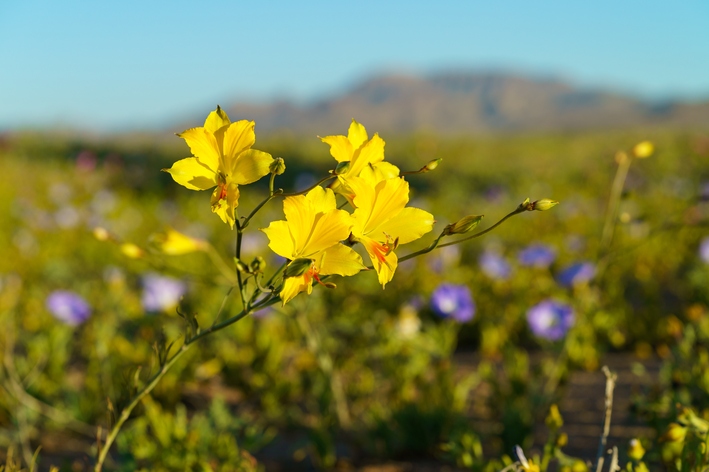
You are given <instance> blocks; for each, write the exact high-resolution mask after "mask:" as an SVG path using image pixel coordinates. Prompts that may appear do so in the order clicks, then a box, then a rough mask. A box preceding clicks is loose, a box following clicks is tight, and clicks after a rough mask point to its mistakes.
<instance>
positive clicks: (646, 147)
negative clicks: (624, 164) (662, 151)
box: [633, 141, 655, 159]
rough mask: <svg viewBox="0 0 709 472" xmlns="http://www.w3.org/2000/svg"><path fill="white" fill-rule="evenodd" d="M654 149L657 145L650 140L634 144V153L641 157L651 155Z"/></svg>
mask: <svg viewBox="0 0 709 472" xmlns="http://www.w3.org/2000/svg"><path fill="white" fill-rule="evenodd" d="M654 151H655V146H654V145H653V144H652V143H651V142H650V141H643V142H641V143H638V144H636V145H635V146H633V155H634V156H635V157H637V158H640V159H643V158H645V157H650V156H651V155H652V153H653V152H654Z"/></svg>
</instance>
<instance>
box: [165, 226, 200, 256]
mask: <svg viewBox="0 0 709 472" xmlns="http://www.w3.org/2000/svg"><path fill="white" fill-rule="evenodd" d="M154 241H155V242H156V243H157V246H158V248H159V249H160V250H161V251H162V252H164V253H165V254H168V255H171V256H180V255H182V254H189V253H190V252H195V251H204V250H206V249H207V247H208V245H207V242H206V241H203V240H201V239H196V238H191V237H189V236H187V235H186V234H182V233H180V232H179V231H175V230H174V229H172V228H167V230H166V231H165V233H162V234H156V235H155V236H154Z"/></svg>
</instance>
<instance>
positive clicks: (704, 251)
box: [699, 236, 709, 264]
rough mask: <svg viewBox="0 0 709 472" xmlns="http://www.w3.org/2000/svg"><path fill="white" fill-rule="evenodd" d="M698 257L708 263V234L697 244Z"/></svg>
mask: <svg viewBox="0 0 709 472" xmlns="http://www.w3.org/2000/svg"><path fill="white" fill-rule="evenodd" d="M699 257H701V258H702V260H703V261H704V262H706V263H707V264H709V236H707V237H706V238H704V239H702V242H701V243H700V244H699Z"/></svg>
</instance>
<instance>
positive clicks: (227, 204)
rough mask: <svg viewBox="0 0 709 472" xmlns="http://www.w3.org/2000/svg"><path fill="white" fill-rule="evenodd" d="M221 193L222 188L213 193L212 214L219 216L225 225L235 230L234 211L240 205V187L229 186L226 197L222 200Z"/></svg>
mask: <svg viewBox="0 0 709 472" xmlns="http://www.w3.org/2000/svg"><path fill="white" fill-rule="evenodd" d="M221 192H222V187H217V188H215V189H214V192H213V193H212V213H216V214H217V215H219V218H221V219H222V221H223V222H224V223H226V224H228V225H229V226H230V227H231V229H234V223H235V222H236V220H235V218H234V209H235V208H236V207H237V206H238V205H239V186H238V185H236V184H233V183H232V184H229V186H228V187H227V193H226V196H225V197H222V198H221V199H220V198H219V197H220V194H221Z"/></svg>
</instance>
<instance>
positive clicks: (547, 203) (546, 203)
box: [529, 198, 559, 211]
mask: <svg viewBox="0 0 709 472" xmlns="http://www.w3.org/2000/svg"><path fill="white" fill-rule="evenodd" d="M558 204H559V202H557V201H555V200H549V199H548V198H542V199H541V200H537V201H536V202H533V203H532V204H531V205H530V206H529V211H532V210H537V211H547V210H549V209H551V208H554V207H555V206H557V205H558Z"/></svg>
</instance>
